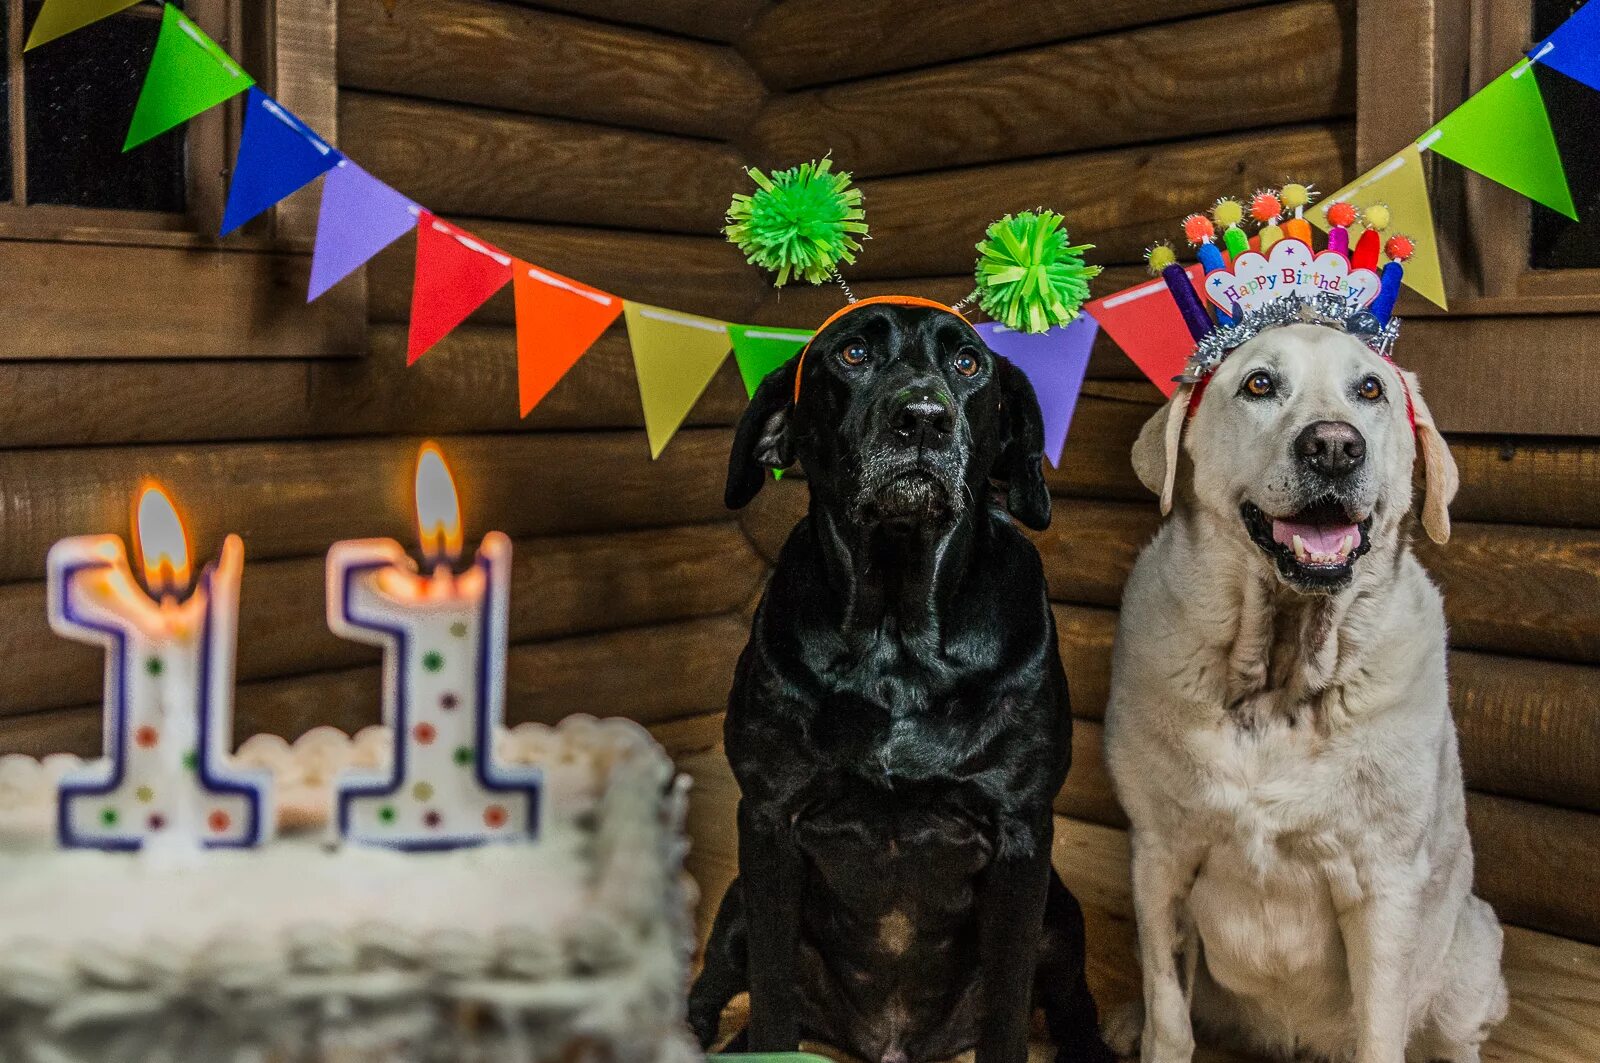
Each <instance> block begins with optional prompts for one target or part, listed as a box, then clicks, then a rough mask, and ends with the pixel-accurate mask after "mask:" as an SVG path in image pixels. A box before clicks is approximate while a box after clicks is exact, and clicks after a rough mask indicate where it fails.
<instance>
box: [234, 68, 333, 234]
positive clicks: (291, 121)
mask: <svg viewBox="0 0 1600 1063" xmlns="http://www.w3.org/2000/svg"><path fill="white" fill-rule="evenodd" d="M339 159H340V155H339V153H338V152H337V151H335V150H333V148H332V147H330V146H329V145H328V144H327V142H326V141H324V140H323V139H322V138H321V137H319V136H317V135H316V134H315V133H313V132H312V131H311V130H310V129H309V128H307V127H306V124H305V123H304V122H302V121H300V119H298V118H296V117H295V116H294V115H292V114H290V113H289V112H288V111H287V110H285V109H284V107H283V105H282V104H280V103H278V101H277V100H274V99H273V98H272V97H271V96H268V95H267V94H266V93H264V92H262V91H261V90H260V89H258V88H252V89H251V90H250V99H249V101H248V102H247V103H246V104H245V109H244V135H243V136H241V137H240V138H239V158H238V160H237V161H236V162H235V163H234V165H233V183H232V184H231V185H229V186H228V205H227V207H226V208H225V209H224V210H223V212H222V235H223V236H227V235H228V234H229V233H231V232H233V231H234V230H235V229H237V228H238V227H239V226H241V225H243V224H244V223H245V222H247V221H249V220H250V219H251V218H254V217H255V216H256V215H257V214H260V213H261V212H262V211H264V210H266V209H267V208H268V207H270V206H272V205H273V204H274V203H276V202H278V201H279V200H280V199H283V198H284V197H285V196H287V195H289V194H290V193H292V192H296V191H298V190H299V189H301V188H304V187H305V186H306V185H308V184H310V183H311V182H312V181H314V180H316V179H317V178H318V177H319V176H321V175H322V174H324V173H326V172H327V171H328V170H331V169H333V167H334V166H335V165H337V164H338V162H339Z"/></svg>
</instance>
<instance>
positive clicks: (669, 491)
mask: <svg viewBox="0 0 1600 1063" xmlns="http://www.w3.org/2000/svg"><path fill="white" fill-rule="evenodd" d="M729 438H730V433H728V432H727V431H726V430H721V429H717V430H690V431H685V432H680V433H679V434H678V435H677V437H676V438H674V439H673V441H672V443H671V445H670V446H668V447H667V449H666V451H665V452H664V453H663V454H662V456H661V459H660V460H659V461H655V462H652V461H650V460H649V451H648V449H647V448H646V446H645V441H644V437H643V436H642V435H640V434H639V433H634V432H625V433H564V434H553V435H544V434H541V435H531V434H512V435H480V436H454V437H446V438H444V439H442V440H441V444H442V445H443V447H444V451H445V453H446V455H447V456H448V457H449V460H450V462H451V465H452V468H453V469H454V471H455V475H456V479H457V482H458V484H459V485H460V487H461V502H462V510H463V519H464V521H465V525H466V529H467V541H468V542H469V543H471V542H476V541H477V539H478V537H479V536H481V535H482V534H483V533H484V532H486V531H488V530H489V529H491V528H496V529H499V530H501V531H503V532H505V533H506V534H508V535H511V536H513V537H521V536H529V535H562V534H571V533H581V532H594V531H614V530H621V529H626V528H638V527H662V526H665V525H671V524H694V523H706V522H710V521H717V520H721V519H723V517H724V514H725V513H726V510H725V509H724V508H723V504H722V479H723V471H724V469H725V468H726V465H727V455H728V445H729ZM417 443H418V440H416V439H415V438H407V439H371V440H308V441H303V442H294V443H237V444H209V445H204V446H175V447H115V448H100V447H86V448H81V449H62V450H34V451H6V452H3V453H0V483H4V484H5V485H6V491H5V494H4V497H3V498H0V542H3V543H4V544H5V548H4V551H3V552H0V582H11V581H18V580H38V579H43V578H44V559H45V553H46V552H47V551H48V550H49V548H50V544H51V543H53V542H55V541H56V540H57V539H60V538H62V537H63V536H66V535H80V534H85V533H90V532H115V533H119V534H125V533H126V530H127V527H128V511H129V505H130V499H131V497H132V493H133V491H134V490H135V488H136V487H137V486H138V484H139V482H140V481H141V480H142V479H143V478H145V477H147V476H148V477H154V478H156V479H158V480H160V481H161V482H162V483H164V484H166V485H167V487H168V488H169V489H170V490H171V491H172V494H173V497H174V498H175V499H176V500H177V501H178V503H179V504H180V505H181V506H182V507H183V509H184V512H185V514H186V516H187V517H188V520H189V530H190V536H191V538H190V544H191V549H192V551H193V553H194V556H195V557H196V558H200V559H204V558H210V557H215V556H216V553H217V550H218V548H219V546H220V544H221V541H222V537H223V536H224V535H225V534H227V533H229V532H238V533H239V534H241V535H243V536H244V540H245V553H246V558H247V561H248V562H250V563H254V562H257V561H262V560H268V559H273V558H281V557H307V556H313V555H316V556H320V555H322V554H323V553H325V552H326V551H327V549H328V547H329V545H330V544H332V543H333V542H334V541H335V540H338V539H346V538H356V537H369V536H379V535H387V536H392V537H394V538H396V539H399V540H400V541H402V542H412V541H414V539H415V530H414V528H413V512H412V508H413V501H412V490H413V486H412V478H413V475H414V473H415V468H414V466H415V462H416V450H417Z"/></svg>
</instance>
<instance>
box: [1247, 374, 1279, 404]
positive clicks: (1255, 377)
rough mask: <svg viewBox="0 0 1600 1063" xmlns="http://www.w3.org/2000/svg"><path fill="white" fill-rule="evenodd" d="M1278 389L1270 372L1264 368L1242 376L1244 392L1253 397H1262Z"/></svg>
mask: <svg viewBox="0 0 1600 1063" xmlns="http://www.w3.org/2000/svg"><path fill="white" fill-rule="evenodd" d="M1277 389H1278V386H1277V384H1275V383H1274V382H1273V380H1272V374H1271V373H1269V372H1267V371H1266V370H1265V369H1257V370H1256V371H1255V372H1254V373H1251V374H1250V375H1249V376H1247V377H1245V378H1244V389H1243V390H1244V393H1245V394H1246V395H1250V396H1252V397H1254V398H1258V399H1264V398H1266V397H1267V396H1269V395H1271V394H1272V393H1273V392H1274V391H1276V390H1277Z"/></svg>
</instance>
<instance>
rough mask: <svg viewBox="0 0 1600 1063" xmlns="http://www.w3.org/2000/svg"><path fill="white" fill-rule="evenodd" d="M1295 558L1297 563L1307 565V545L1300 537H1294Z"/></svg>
mask: <svg viewBox="0 0 1600 1063" xmlns="http://www.w3.org/2000/svg"><path fill="white" fill-rule="evenodd" d="M1294 557H1295V560H1296V561H1299V562H1300V563H1302V564H1304V563H1305V559H1306V543H1305V540H1304V539H1302V538H1300V536H1298V535H1296V536H1295V537H1294Z"/></svg>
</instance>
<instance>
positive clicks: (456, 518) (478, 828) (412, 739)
mask: <svg viewBox="0 0 1600 1063" xmlns="http://www.w3.org/2000/svg"><path fill="white" fill-rule="evenodd" d="M416 493H417V525H418V529H419V530H420V532H421V539H422V555H423V558H424V560H425V562H426V565H425V566H424V567H423V568H421V569H419V567H418V566H417V564H416V563H415V562H414V561H413V560H412V559H411V558H410V557H409V556H408V555H407V554H406V551H405V549H404V548H403V547H402V546H401V545H400V544H399V543H397V542H395V541H394V540H392V539H365V540H353V541H349V542H342V543H335V544H334V546H333V549H332V550H330V551H329V553H328V623H329V626H331V627H332V628H333V630H334V632H335V633H336V634H339V635H341V636H343V637H345V638H348V639H354V640H357V641H361V642H368V643H372V644H375V645H378V646H381V647H383V650H384V654H385V668H384V677H385V678H384V690H383V714H384V720H385V722H386V723H387V724H388V725H389V729H390V733H391V734H393V735H395V736H396V738H395V743H396V747H395V751H394V757H393V759H392V762H391V764H390V766H389V767H386V768H385V769H383V770H382V771H381V772H376V773H374V772H370V771H369V772H357V771H354V770H352V771H350V772H347V773H346V774H344V775H342V776H340V778H339V779H338V780H337V781H336V783H335V787H336V793H337V799H336V802H335V807H336V815H335V817H334V818H335V824H336V827H337V829H338V831H339V833H340V834H341V835H342V836H343V837H344V838H345V839H346V840H349V841H353V842H360V843H366V844H372V845H385V846H391V847H394V848H400V849H445V848H457V847H461V846H469V845H479V844H482V843H484V842H487V841H495V840H502V839H505V840H509V839H515V838H524V839H525V838H529V837H532V836H534V835H535V833H536V832H537V828H538V808H539V775H538V772H537V770H535V769H531V768H527V767H523V766H512V765H506V764H500V763H497V762H496V761H495V759H494V755H493V748H494V743H493V735H494V733H495V731H496V729H497V728H498V727H499V726H500V722H501V720H502V718H503V716H504V702H505V653H506V617H507V607H508V603H509V597H510V579H511V541H510V540H509V539H508V538H506V537H505V536H504V535H502V534H501V533H499V532H490V533H489V534H487V535H485V536H484V539H483V542H482V544H481V545H480V546H479V548H478V553H477V556H476V557H475V558H474V559H473V561H472V563H471V564H470V565H469V566H468V567H467V568H466V569H465V570H464V571H461V572H456V571H455V570H454V568H453V565H454V563H455V561H456V559H457V558H458V557H459V556H460V554H461V549H462V533H461V520H460V512H459V509H458V506H457V500H456V494H455V484H454V482H453V481H452V480H451V479H450V473H449V470H448V468H446V466H445V464H444V459H443V456H442V455H441V454H440V453H439V450H438V448H437V447H435V446H434V445H433V444H431V443H430V444H425V445H424V446H423V448H422V452H421V453H420V454H419V456H418V461H417V479H416ZM491 810H493V814H491Z"/></svg>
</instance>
